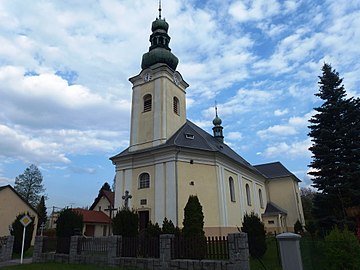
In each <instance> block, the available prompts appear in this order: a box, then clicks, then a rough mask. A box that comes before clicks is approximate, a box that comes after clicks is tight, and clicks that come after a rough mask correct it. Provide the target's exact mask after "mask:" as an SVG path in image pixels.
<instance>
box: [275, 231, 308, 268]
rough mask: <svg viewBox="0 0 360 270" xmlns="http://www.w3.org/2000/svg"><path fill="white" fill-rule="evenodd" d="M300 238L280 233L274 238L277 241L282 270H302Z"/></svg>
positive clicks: (291, 234)
mask: <svg viewBox="0 0 360 270" xmlns="http://www.w3.org/2000/svg"><path fill="white" fill-rule="evenodd" d="M300 238H301V236H300V235H298V234H295V233H282V234H279V235H278V236H276V239H277V240H278V241H279V246H280V254H281V264H282V267H283V270H303V265H302V260H301V252H300V243H299V242H300Z"/></svg>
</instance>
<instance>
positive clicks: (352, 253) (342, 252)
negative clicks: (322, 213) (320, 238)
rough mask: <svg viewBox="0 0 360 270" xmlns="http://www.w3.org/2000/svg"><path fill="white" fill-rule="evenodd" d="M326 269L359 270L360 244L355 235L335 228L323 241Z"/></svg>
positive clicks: (346, 230)
mask: <svg viewBox="0 0 360 270" xmlns="http://www.w3.org/2000/svg"><path fill="white" fill-rule="evenodd" d="M324 249H325V257H326V261H327V262H328V268H327V269H334V270H335V269H336V270H338V269H346V270H355V269H360V255H359V254H360V244H359V240H358V239H357V237H356V235H355V234H354V233H353V232H351V231H349V230H348V229H347V228H345V229H344V230H339V228H338V227H337V226H335V228H334V229H332V230H331V231H330V233H329V234H328V235H326V236H325V239H324Z"/></svg>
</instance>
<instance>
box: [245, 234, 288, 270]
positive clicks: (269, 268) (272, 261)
mask: <svg viewBox="0 0 360 270" xmlns="http://www.w3.org/2000/svg"><path fill="white" fill-rule="evenodd" d="M266 245H267V249H266V253H265V255H264V257H262V258H261V259H260V260H261V262H262V263H263V264H264V265H265V268H264V267H263V266H262V264H261V262H260V261H259V260H257V259H256V258H253V257H250V269H251V270H265V269H266V270H282V267H281V261H280V254H279V255H278V252H277V246H276V239H275V237H269V238H267V239H266Z"/></svg>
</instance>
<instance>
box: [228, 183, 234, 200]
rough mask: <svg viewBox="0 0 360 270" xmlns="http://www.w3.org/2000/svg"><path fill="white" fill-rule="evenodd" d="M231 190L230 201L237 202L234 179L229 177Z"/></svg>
mask: <svg viewBox="0 0 360 270" xmlns="http://www.w3.org/2000/svg"><path fill="white" fill-rule="evenodd" d="M229 189H230V200H231V201H232V202H235V189H234V179H232V177H229Z"/></svg>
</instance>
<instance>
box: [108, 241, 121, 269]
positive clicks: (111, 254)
mask: <svg viewBox="0 0 360 270" xmlns="http://www.w3.org/2000/svg"><path fill="white" fill-rule="evenodd" d="M119 238H121V236H119V235H112V236H109V237H108V264H109V265H110V266H115V263H114V258H116V257H117V245H118V239H119Z"/></svg>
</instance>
